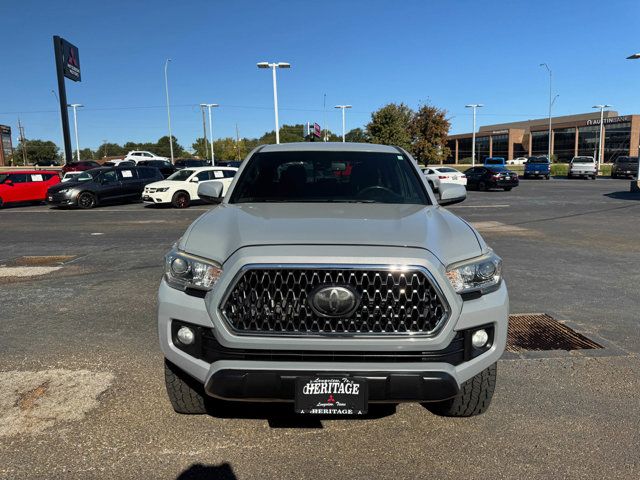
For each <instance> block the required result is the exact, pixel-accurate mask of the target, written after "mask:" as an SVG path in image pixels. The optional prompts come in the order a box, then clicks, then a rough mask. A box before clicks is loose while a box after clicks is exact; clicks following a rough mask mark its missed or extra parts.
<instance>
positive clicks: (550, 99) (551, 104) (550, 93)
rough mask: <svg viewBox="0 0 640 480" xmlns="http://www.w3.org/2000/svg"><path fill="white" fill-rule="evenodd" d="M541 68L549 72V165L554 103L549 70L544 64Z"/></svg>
mask: <svg viewBox="0 0 640 480" xmlns="http://www.w3.org/2000/svg"><path fill="white" fill-rule="evenodd" d="M540 66H541V67H545V68H546V69H547V71H548V72H549V146H548V148H547V156H548V158H549V163H551V135H552V133H551V107H552V106H553V102H554V100H555V99H554V98H553V96H552V95H553V93H552V90H551V78H552V74H551V69H550V68H549V65H547V64H546V63H541V64H540Z"/></svg>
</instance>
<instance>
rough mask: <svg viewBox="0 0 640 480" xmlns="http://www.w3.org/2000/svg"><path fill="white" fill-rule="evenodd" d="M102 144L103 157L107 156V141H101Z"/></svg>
mask: <svg viewBox="0 0 640 480" xmlns="http://www.w3.org/2000/svg"><path fill="white" fill-rule="evenodd" d="M102 144H103V145H104V156H105V157H106V156H107V140H106V139H105V140H102Z"/></svg>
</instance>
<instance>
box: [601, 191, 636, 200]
mask: <svg viewBox="0 0 640 480" xmlns="http://www.w3.org/2000/svg"><path fill="white" fill-rule="evenodd" d="M604 196H605V197H609V198H615V199H616V200H636V201H637V200H640V193H637V192H624V191H622V192H611V193H605V194H604Z"/></svg>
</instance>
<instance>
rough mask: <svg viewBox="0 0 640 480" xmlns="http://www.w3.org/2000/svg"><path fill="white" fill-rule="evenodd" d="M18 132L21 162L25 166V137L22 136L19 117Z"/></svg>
mask: <svg viewBox="0 0 640 480" xmlns="http://www.w3.org/2000/svg"><path fill="white" fill-rule="evenodd" d="M18 134H19V135H20V146H21V147H22V148H21V149H22V164H23V165H24V166H25V167H26V166H27V145H26V142H27V140H26V138H24V126H23V125H22V123H21V122H20V118H18Z"/></svg>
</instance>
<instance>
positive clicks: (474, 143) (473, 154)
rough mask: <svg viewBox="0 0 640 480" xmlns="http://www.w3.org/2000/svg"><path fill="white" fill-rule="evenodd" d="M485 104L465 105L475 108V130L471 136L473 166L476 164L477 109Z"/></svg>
mask: <svg viewBox="0 0 640 480" xmlns="http://www.w3.org/2000/svg"><path fill="white" fill-rule="evenodd" d="M482 107H484V105H483V104H482V103H470V104H469V105H465V108H473V132H472V138H471V166H472V167H475V166H476V110H477V109H478V108H482Z"/></svg>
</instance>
